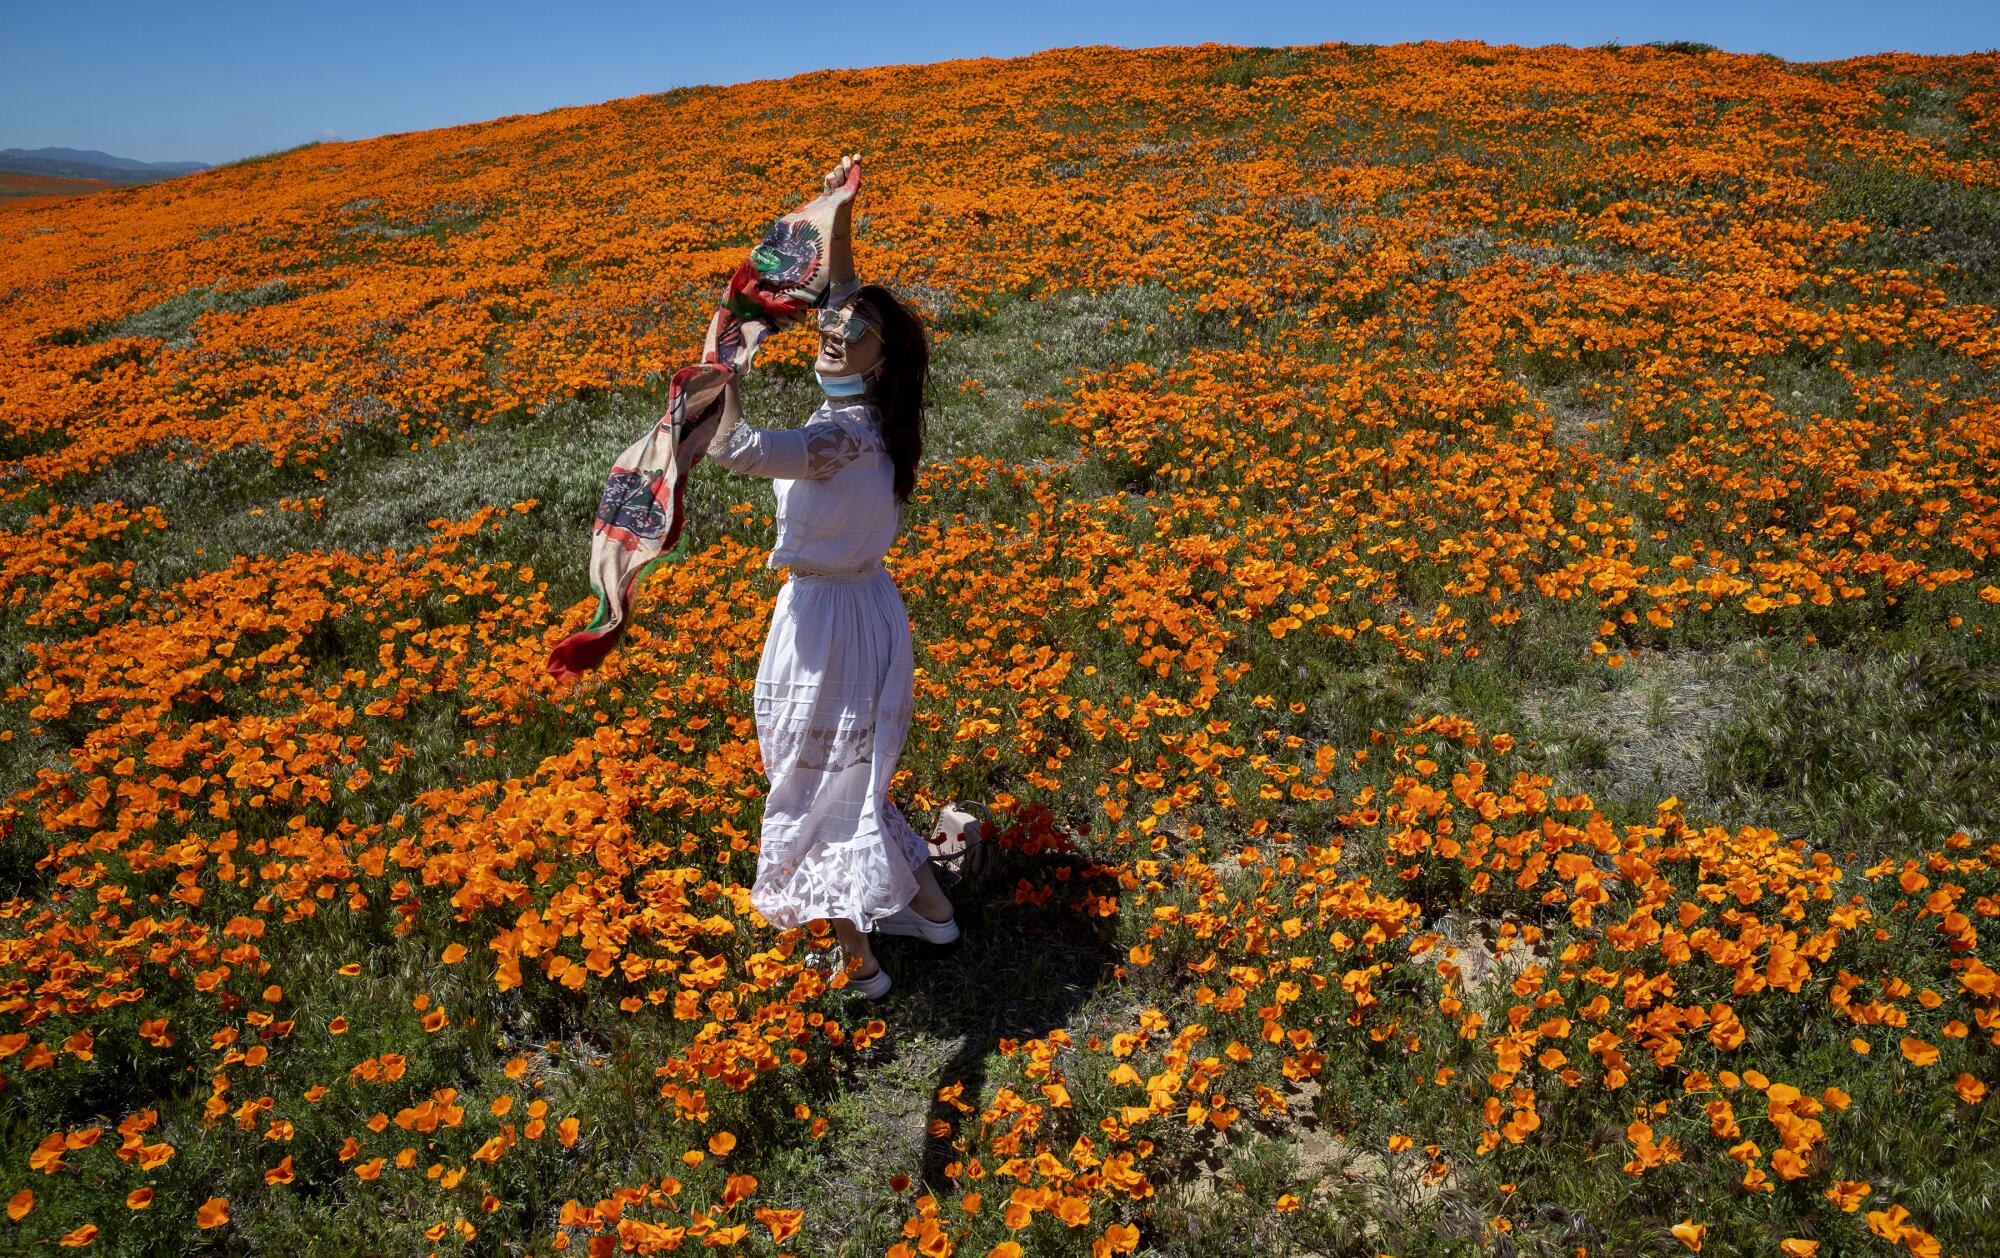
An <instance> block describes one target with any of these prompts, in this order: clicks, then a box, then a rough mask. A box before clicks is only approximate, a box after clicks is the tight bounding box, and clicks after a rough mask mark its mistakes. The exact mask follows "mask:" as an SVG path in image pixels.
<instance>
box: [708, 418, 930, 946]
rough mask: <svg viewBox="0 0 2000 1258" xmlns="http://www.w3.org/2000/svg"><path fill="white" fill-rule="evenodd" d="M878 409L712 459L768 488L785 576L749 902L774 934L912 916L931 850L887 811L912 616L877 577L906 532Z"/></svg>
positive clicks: (773, 434)
mask: <svg viewBox="0 0 2000 1258" xmlns="http://www.w3.org/2000/svg"><path fill="white" fill-rule="evenodd" d="M879 414H880V413H879V412H878V411H877V410H876V408H875V407H874V406H872V405H868V404H865V403H864V404H860V405H854V406H840V407H835V406H833V405H831V404H828V405H826V406H822V407H821V408H820V409H819V410H818V411H816V412H814V415H813V418H812V419H811V421H810V422H808V423H807V424H806V425H805V426H804V427H802V428H796V429H762V428H750V427H747V426H744V425H740V424H739V425H738V427H737V428H736V430H735V431H734V432H733V433H731V434H730V436H729V439H728V441H727V442H726V444H725V446H724V447H723V448H721V449H715V448H711V449H710V451H709V457H710V458H713V459H715V460H716V462H718V463H721V464H722V465H723V466H725V467H728V468H730V469H732V470H734V471H738V472H743V473H746V474H748V475H752V476H769V477H771V478H772V479H773V489H774V490H775V492H776V496H777V500H778V514H777V538H776V544H775V545H774V547H773V548H772V551H771V556H770V558H769V559H768V560H767V563H768V564H769V565H770V566H771V567H782V566H789V567H790V568H791V579H790V580H789V581H787V582H786V583H785V585H784V587H783V588H782V589H780V590H779V591H778V599H777V602H776V604H775V605H774V606H773V608H772V611H771V627H770V630H769V632H768V633H767V634H766V636H765V639H764V654H763V658H762V659H761V660H760V661H759V663H758V668H757V684H756V697H755V703H754V707H755V713H756V720H757V744H758V748H759V751H760V752H761V754H762V757H763V762H764V774H765V777H766V779H767V780H768V782H769V786H770V789H769V793H768V794H767V795H766V796H765V800H764V818H763V832H762V835H761V842H760V844H759V847H758V854H757V877H756V880H755V882H754V883H753V884H752V886H751V892H750V902H751V904H752V906H753V907H755V908H756V910H757V911H758V912H759V913H760V914H762V915H763V917H764V919H765V920H766V921H768V922H770V923H771V924H772V925H774V926H779V927H792V926H803V925H805V924H806V923H808V922H811V921H813V920H815V919H817V918H836V917H844V918H847V919H848V920H850V921H852V922H854V923H855V924H856V925H857V926H859V927H860V928H861V929H863V930H869V929H872V928H873V927H874V925H875V923H876V922H878V921H880V920H881V919H882V918H884V917H887V916H888V915H889V914H891V913H894V912H895V911H896V910H898V909H900V908H902V907H903V906H905V905H907V904H908V903H909V902H910V900H911V898H912V897H914V896H915V895H916V893H917V880H916V875H915V871H916V869H917V867H918V866H919V864H920V863H921V862H922V861H924V860H926V859H928V858H929V856H930V847H929V844H928V843H927V842H926V841H925V840H924V838H923V836H921V835H919V834H918V833H917V832H916V831H915V830H914V829H913V828H912V827H911V826H910V824H909V822H908V821H907V820H906V819H905V818H904V816H903V813H902V811H901V810H900V809H899V808H897V807H896V805H895V803H894V802H893V801H891V800H890V799H889V798H888V795H887V791H888V787H889V780H890V778H891V777H893V776H894V774H895V771H896V762H897V760H898V759H899V758H900V756H901V755H902V750H903V742H904V739H905V738H906V737H907V736H908V733H909V728H910V716H911V708H912V704H913V698H914V691H915V679H916V670H915V657H914V653H913V650H912V645H911V641H910V622H909V613H908V611H907V610H906V609H905V607H904V605H903V599H902V595H901V594H900V593H898V592H897V590H896V585H895V582H894V581H893V580H891V579H890V577H889V572H888V570H887V569H886V568H884V567H883V566H882V562H881V561H882V557H883V556H884V555H885V554H886V553H887V552H888V549H889V547H890V546H891V545H892V544H893V543H894V541H895V538H896V535H897V533H898V532H899V531H900V529H901V524H902V514H901V511H900V509H899V507H898V505H897V504H896V502H895V500H894V497H893V492H892V491H893V486H894V474H895V469H894V465H893V464H892V463H891V461H890V458H889V454H888V450H887V448H886V447H885V445H884V444H883V441H882V435H881V430H880V418H879Z"/></svg>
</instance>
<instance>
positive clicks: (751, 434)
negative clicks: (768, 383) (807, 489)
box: [708, 376, 867, 480]
mask: <svg viewBox="0 0 2000 1258" xmlns="http://www.w3.org/2000/svg"><path fill="white" fill-rule="evenodd" d="M866 448H867V447H866V446H865V445H864V443H863V442H862V440H861V438H860V437H859V436H857V435H856V434H855V432H854V430H853V429H851V428H849V427H847V426H846V425H845V424H842V423H840V422H838V421H837V420H832V419H821V420H815V421H813V422H812V423H810V424H807V425H806V426H805V427H803V428H753V427H751V426H750V425H748V424H746V423H744V422H743V391H742V385H741V382H740V380H739V379H738V378H737V377H734V376H732V377H730V379H729V382H728V383H727V384H725V385H724V386H723V391H722V421H721V423H720V424H718V425H717V426H716V429H715V435H714V436H713V437H710V438H709V441H708V457H709V458H711V459H714V460H715V461H716V462H717V463H720V464H721V465H722V466H724V467H726V468H728V469H729V470H730V471H732V472H741V473H742V474H743V475H745V476H769V477H775V478H782V479H784V480H819V479H821V478H823V477H827V476H831V475H833V474H834V473H835V472H838V471H839V470H840V469H841V468H843V467H846V466H847V465H848V464H849V463H852V462H854V460H856V459H857V458H860V457H861V455H862V454H863V453H864V452H865V450H866Z"/></svg>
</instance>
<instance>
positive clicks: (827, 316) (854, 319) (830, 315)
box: [818, 306, 882, 345]
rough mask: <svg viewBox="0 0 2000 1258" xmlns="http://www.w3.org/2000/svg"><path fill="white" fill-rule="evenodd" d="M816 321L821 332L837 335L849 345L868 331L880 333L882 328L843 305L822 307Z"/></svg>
mask: <svg viewBox="0 0 2000 1258" xmlns="http://www.w3.org/2000/svg"><path fill="white" fill-rule="evenodd" d="M818 323H819V330H820V331H821V332H825V333H830V334H832V335H835V336H838V337H839V338H840V339H841V340H843V341H845V342H847V343H848V344H850V345H852V344H853V343H854V342H856V341H858V340H860V339H861V338H862V337H864V336H867V335H868V334H869V333H870V332H873V333H875V334H876V335H877V336H880V335H881V334H882V329H881V328H879V327H876V326H875V324H874V323H872V322H870V321H869V320H868V319H867V318H866V317H865V316H863V315H861V314H858V313H856V312H855V311H854V310H853V309H851V308H848V307H843V306H828V307H826V308H824V309H822V310H821V311H820V312H819V317H818Z"/></svg>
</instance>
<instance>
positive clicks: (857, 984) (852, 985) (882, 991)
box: [845, 961, 890, 1000]
mask: <svg viewBox="0 0 2000 1258" xmlns="http://www.w3.org/2000/svg"><path fill="white" fill-rule="evenodd" d="M889 987H890V983H889V971H887V970H885V969H883V968H882V963H881V962H879V961H878V962H876V963H875V972H874V973H873V974H870V975H869V976H868V977H867V978H855V977H854V976H853V975H852V974H850V975H848V976H847V987H846V988H845V990H847V991H850V992H856V993H859V994H860V995H863V996H866V997H867V998H868V999H870V1000H880V999H882V997H884V996H887V995H888V994H889Z"/></svg>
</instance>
